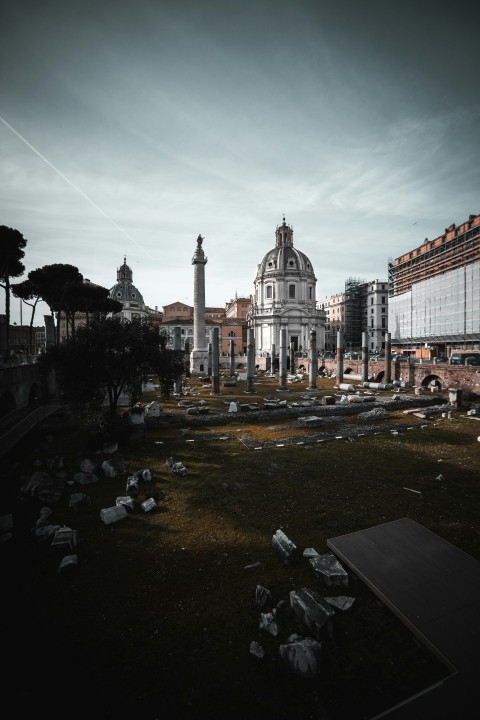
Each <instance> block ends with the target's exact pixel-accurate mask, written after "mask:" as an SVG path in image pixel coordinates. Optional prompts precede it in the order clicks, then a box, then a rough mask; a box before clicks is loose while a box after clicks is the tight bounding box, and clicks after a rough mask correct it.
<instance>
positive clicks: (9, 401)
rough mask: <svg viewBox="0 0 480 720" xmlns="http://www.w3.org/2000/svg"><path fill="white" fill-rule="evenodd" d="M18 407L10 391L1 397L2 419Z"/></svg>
mask: <svg viewBox="0 0 480 720" xmlns="http://www.w3.org/2000/svg"><path fill="white" fill-rule="evenodd" d="M16 407H17V403H16V402H15V397H14V396H13V394H12V393H11V392H10V391H9V390H6V391H5V392H4V393H3V395H2V396H1V397H0V417H1V416H3V415H6V414H7V413H9V412H12V410H15V409H16Z"/></svg>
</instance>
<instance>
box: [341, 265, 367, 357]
mask: <svg viewBox="0 0 480 720" xmlns="http://www.w3.org/2000/svg"><path fill="white" fill-rule="evenodd" d="M367 285H368V283H367V281H366V280H361V279H360V278H352V277H351V278H348V279H347V280H346V281H345V332H344V340H345V348H346V349H348V350H361V348H362V331H363V330H364V329H365V328H364V313H363V310H364V308H365V305H366V296H367Z"/></svg>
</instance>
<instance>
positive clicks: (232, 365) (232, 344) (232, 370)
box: [230, 338, 235, 375]
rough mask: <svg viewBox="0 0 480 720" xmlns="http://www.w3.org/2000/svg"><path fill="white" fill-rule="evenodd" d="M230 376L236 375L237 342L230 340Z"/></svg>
mask: <svg viewBox="0 0 480 720" xmlns="http://www.w3.org/2000/svg"><path fill="white" fill-rule="evenodd" d="M230 375H235V340H234V339H233V338H230Z"/></svg>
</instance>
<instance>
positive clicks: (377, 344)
mask: <svg viewBox="0 0 480 720" xmlns="http://www.w3.org/2000/svg"><path fill="white" fill-rule="evenodd" d="M320 306H321V309H322V310H323V311H324V312H325V317H326V320H325V351H326V352H335V351H336V342H337V333H339V332H340V333H341V334H342V335H343V337H344V347H345V350H346V351H347V352H361V349H362V333H363V332H366V333H367V342H368V351H369V352H370V353H380V352H381V351H382V350H384V349H385V333H386V332H387V331H388V328H387V322H388V280H379V279H378V278H377V279H376V280H370V282H366V281H365V280H361V279H359V278H348V279H347V280H346V282H345V291H344V292H342V293H337V294H336V295H332V296H331V297H330V298H327V299H326V300H324V301H323V302H322V303H321V305H320Z"/></svg>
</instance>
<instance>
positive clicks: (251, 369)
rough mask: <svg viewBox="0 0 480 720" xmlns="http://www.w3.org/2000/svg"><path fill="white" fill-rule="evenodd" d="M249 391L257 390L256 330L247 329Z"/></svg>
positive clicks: (247, 390)
mask: <svg viewBox="0 0 480 720" xmlns="http://www.w3.org/2000/svg"><path fill="white" fill-rule="evenodd" d="M245 392H247V393H254V392H255V331H254V329H253V328H248V330H247V389H246V391H245Z"/></svg>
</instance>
